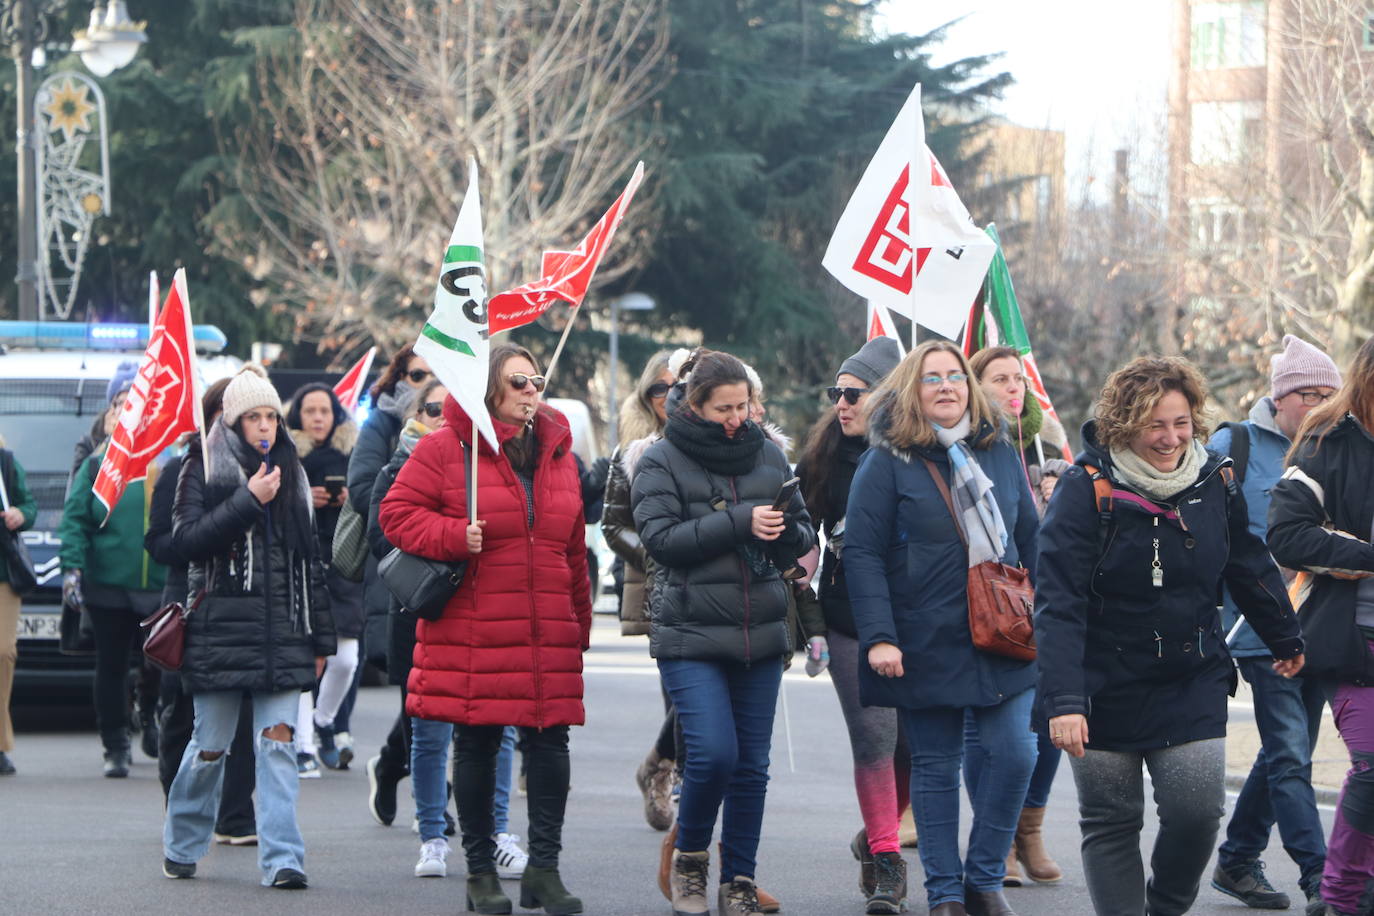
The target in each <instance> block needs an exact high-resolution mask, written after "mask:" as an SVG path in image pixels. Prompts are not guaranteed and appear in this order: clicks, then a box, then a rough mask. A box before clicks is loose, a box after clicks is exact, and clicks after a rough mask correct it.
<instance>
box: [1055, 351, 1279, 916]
mask: <svg viewBox="0 0 1374 916" xmlns="http://www.w3.org/2000/svg"><path fill="white" fill-rule="evenodd" d="M1206 402H1207V383H1206V382H1205V381H1204V380H1203V378H1202V375H1201V373H1199V372H1198V370H1197V368H1196V367H1194V366H1193V365H1192V364H1190V363H1188V362H1187V361H1186V360H1182V359H1178V358H1157V357H1140V358H1137V359H1134V360H1132V361H1131V362H1129V363H1127V364H1126V365H1125V366H1123V367H1122V368H1120V369H1118V370H1117V371H1115V372H1113V373H1112V374H1111V375H1110V376H1109V377H1108V378H1107V381H1106V383H1105V384H1104V385H1103V386H1102V391H1101V393H1100V395H1099V396H1098V400H1097V406H1096V407H1095V409H1094V418H1093V419H1091V420H1089V421H1088V422H1087V423H1085V424H1083V452H1082V453H1081V454H1080V455H1079V456H1078V459H1077V462H1076V464H1075V466H1074V467H1072V468H1070V469H1069V470H1068V471H1066V472H1065V473H1064V476H1063V477H1062V478H1061V479H1060V482H1059V486H1058V488H1057V489H1056V490H1055V494H1054V498H1053V499H1052V500H1050V507H1049V511H1048V512H1046V514H1045V522H1044V525H1043V526H1042V527H1041V529H1040V563H1039V579H1038V581H1037V583H1036V584H1037V589H1036V595H1035V606H1036V611H1035V638H1036V643H1037V644H1038V648H1039V659H1038V660H1039V663H1040V664H1039V667H1040V678H1039V680H1040V685H1039V696H1038V697H1037V701H1036V706H1037V708H1036V715H1035V717H1034V724H1035V727H1036V729H1037V730H1039V731H1041V732H1046V733H1048V734H1049V737H1050V740H1051V742H1053V744H1054V745H1055V746H1056V747H1059V748H1061V749H1063V750H1064V751H1066V752H1067V753H1068V754H1069V757H1070V762H1071V764H1072V766H1073V778H1074V783H1075V785H1076V787H1077V789H1078V812H1079V825H1080V827H1081V829H1082V833H1083V841H1082V847H1081V848H1082V856H1083V873H1084V877H1085V879H1086V880H1087V884H1088V892H1089V893H1090V894H1091V896H1092V901H1093V908H1094V909H1095V910H1096V911H1097V912H1099V913H1114V914H1115V913H1122V914H1126V913H1130V914H1144V913H1160V914H1175V913H1186V912H1188V910H1189V908H1190V907H1192V905H1193V903H1194V901H1195V900H1196V898H1197V892H1198V887H1199V885H1200V883H1201V879H1202V875H1203V871H1204V869H1205V868H1206V867H1207V863H1208V861H1209V860H1210V859H1211V857H1212V852H1213V850H1214V849H1215V843H1216V836H1217V829H1218V827H1219V826H1220V823H1221V815H1222V813H1223V810H1224V807H1225V801H1226V785H1225V776H1226V760H1225V757H1226V753H1225V751H1226V748H1225V743H1226V711H1227V698H1228V695H1229V694H1232V693H1234V692H1235V688H1236V680H1237V678H1236V669H1235V665H1234V663H1233V662H1232V660H1231V654H1230V651H1229V649H1228V647H1227V645H1226V631H1225V630H1224V629H1223V628H1222V626H1221V619H1220V615H1219V614H1218V612H1217V604H1218V599H1219V596H1220V594H1221V590H1222V586H1223V585H1225V587H1226V588H1227V589H1229V590H1230V593H1231V595H1232V597H1233V598H1234V599H1235V601H1236V603H1237V605H1239V607H1240V608H1241V610H1242V612H1243V613H1244V614H1245V616H1246V619H1247V620H1249V621H1250V623H1251V624H1252V625H1253V626H1254V627H1255V629H1256V630H1257V631H1258V632H1259V634H1260V636H1261V637H1262V638H1263V639H1264V641H1265V644H1266V645H1268V646H1269V648H1270V650H1271V651H1272V654H1273V656H1274V658H1276V659H1282V661H1276V662H1275V663H1274V670H1275V671H1276V672H1277V673H1279V674H1281V675H1283V676H1285V677H1291V676H1292V675H1294V674H1296V673H1297V672H1298V671H1299V670H1300V669H1301V668H1302V666H1303V655H1302V652H1303V641H1302V638H1301V635H1300V634H1299V631H1298V620H1297V618H1296V617H1295V616H1294V615H1293V610H1292V607H1291V605H1290V604H1289V601H1288V596H1287V594H1286V592H1285V590H1284V583H1283V577H1282V576H1281V575H1280V574H1279V570H1278V567H1276V566H1275V565H1274V561H1273V559H1272V558H1271V557H1270V556H1269V551H1268V550H1267V549H1266V548H1265V545H1264V542H1263V541H1261V540H1260V538H1259V537H1258V536H1257V535H1256V534H1255V533H1254V532H1252V531H1251V530H1250V525H1249V512H1248V511H1247V510H1246V505H1245V496H1244V494H1243V493H1242V492H1241V490H1240V488H1239V487H1238V486H1236V483H1235V478H1234V476H1233V475H1232V474H1231V468H1230V461H1229V460H1228V459H1226V458H1224V457H1222V456H1221V455H1218V454H1216V453H1215V452H1211V451H1209V450H1208V449H1207V448H1206V447H1205V446H1204V445H1203V441H1204V440H1205V439H1206V436H1207V426H1206V420H1205V416H1206V414H1205V410H1206ZM1099 490H1100V491H1101V492H1099ZM1104 503H1105V505H1104ZM1271 546H1272V544H1271ZM1276 553H1277V551H1276ZM1147 770H1148V771H1149V775H1150V789H1149V791H1150V797H1151V798H1152V799H1153V801H1154V804H1155V807H1156V808H1157V810H1158V814H1159V832H1158V833H1157V834H1156V836H1155V841H1154V848H1153V850H1152V851H1151V853H1150V862H1149V864H1150V871H1151V874H1150V877H1149V880H1148V881H1147V880H1146V872H1145V863H1144V862H1142V861H1141V849H1140V831H1141V825H1142V823H1143V820H1144V815H1145V798H1146V796H1145V792H1146V788H1145V780H1144V772H1145V771H1147Z"/></svg>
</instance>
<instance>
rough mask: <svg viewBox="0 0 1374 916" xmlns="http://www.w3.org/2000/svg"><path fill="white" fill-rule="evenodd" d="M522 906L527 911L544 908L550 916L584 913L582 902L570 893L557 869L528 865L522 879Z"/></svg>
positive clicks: (568, 915) (570, 915)
mask: <svg viewBox="0 0 1374 916" xmlns="http://www.w3.org/2000/svg"><path fill="white" fill-rule="evenodd" d="M520 906H522V907H524V908H525V909H527V910H534V909H538V908H539V907H541V906H542V907H543V908H544V912H545V913H548V914H549V916H573V914H575V913H580V912H582V901H581V900H579V899H578V898H576V897H574V896H573V895H572V894H569V893H568V889H567V888H566V887H564V886H563V879H562V878H560V877H558V869H557V868H543V867H541V866H538V865H526V866H525V874H524V875H523V876H521V878H520Z"/></svg>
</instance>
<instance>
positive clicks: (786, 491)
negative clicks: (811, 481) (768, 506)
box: [773, 477, 801, 512]
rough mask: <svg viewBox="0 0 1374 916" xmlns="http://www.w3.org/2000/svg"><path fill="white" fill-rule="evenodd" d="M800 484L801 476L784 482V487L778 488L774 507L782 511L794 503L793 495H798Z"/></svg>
mask: <svg viewBox="0 0 1374 916" xmlns="http://www.w3.org/2000/svg"><path fill="white" fill-rule="evenodd" d="M799 486H801V478H800V477H793V478H792V479H791V480H789V481H787V482H786V483H784V484H783V485H782V489H780V490H778V496H777V498H776V499H774V500H773V509H774V510H776V511H778V512H782V511H783V510H785V509H786V508H787V507H788V506H790V505H792V497H793V496H795V495H796V493H797V488H798V487H799Z"/></svg>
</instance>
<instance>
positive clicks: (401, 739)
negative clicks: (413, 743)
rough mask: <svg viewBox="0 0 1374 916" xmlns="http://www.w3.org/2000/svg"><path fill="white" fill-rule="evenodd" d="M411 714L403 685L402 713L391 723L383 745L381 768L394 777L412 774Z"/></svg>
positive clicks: (400, 777) (399, 777)
mask: <svg viewBox="0 0 1374 916" xmlns="http://www.w3.org/2000/svg"><path fill="white" fill-rule="evenodd" d="M410 728H411V725H410V716H408V715H406V689H405V687H404V686H402V687H401V714H400V715H399V716H397V717H396V721H395V722H393V723H392V724H391V731H390V732H388V733H387V736H386V744H383V745H382V750H381V758H382V762H381V765H380V769H381V770H382V772H383V773H385V774H386V775H387V776H389V777H391V778H392V779H404V778H405V777H407V776H409V775H410Z"/></svg>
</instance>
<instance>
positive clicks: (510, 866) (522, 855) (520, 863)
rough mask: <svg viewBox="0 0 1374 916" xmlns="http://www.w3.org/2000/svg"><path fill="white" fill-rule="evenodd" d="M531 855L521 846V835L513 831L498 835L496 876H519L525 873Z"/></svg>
mask: <svg viewBox="0 0 1374 916" xmlns="http://www.w3.org/2000/svg"><path fill="white" fill-rule="evenodd" d="M529 861H530V857H529V855H527V854H526V852H525V850H523V849H521V848H520V837H518V836H516V835H515V834H513V833H498V834H497V835H496V876H497V877H498V878H519V877H520V876H521V875H523V874H524V873H525V866H526V865H528V864H529Z"/></svg>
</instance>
